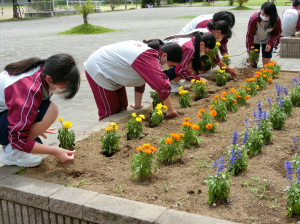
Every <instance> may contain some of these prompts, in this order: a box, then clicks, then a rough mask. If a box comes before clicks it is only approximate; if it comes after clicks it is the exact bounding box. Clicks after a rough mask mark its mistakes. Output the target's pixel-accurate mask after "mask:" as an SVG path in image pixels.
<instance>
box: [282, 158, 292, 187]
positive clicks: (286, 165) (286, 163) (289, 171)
mask: <svg viewBox="0 0 300 224" xmlns="http://www.w3.org/2000/svg"><path fill="white" fill-rule="evenodd" d="M284 165H285V168H286V169H287V172H286V174H292V173H294V172H293V166H292V163H291V162H289V161H287V160H286V161H285V164H284ZM286 179H288V180H290V181H291V182H292V181H293V178H292V177H291V176H290V175H287V177H286Z"/></svg>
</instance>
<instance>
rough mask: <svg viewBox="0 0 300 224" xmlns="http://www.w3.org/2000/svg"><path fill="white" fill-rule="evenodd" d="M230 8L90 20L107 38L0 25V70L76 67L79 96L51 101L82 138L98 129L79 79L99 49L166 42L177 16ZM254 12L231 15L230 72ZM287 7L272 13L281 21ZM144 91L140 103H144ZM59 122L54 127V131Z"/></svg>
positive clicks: (65, 24)
mask: <svg viewBox="0 0 300 224" xmlns="http://www.w3.org/2000/svg"><path fill="white" fill-rule="evenodd" d="M230 8H232V7H217V6H214V7H164V8H153V9H140V10H130V11H119V12H109V13H99V14H92V15H90V16H89V18H90V19H89V22H90V23H91V24H93V25H98V26H103V27H107V28H111V29H117V30H122V32H115V33H107V34H101V35H76V36H69V35H57V33H59V32H62V31H65V30H67V29H70V28H72V27H74V26H77V25H80V24H82V23H83V19H82V16H80V15H75V16H64V17H54V18H45V19H39V20H28V21H21V22H5V23H0V33H1V39H0V69H1V70H3V68H4V66H5V65H6V64H8V63H10V62H14V61H19V60H22V59H26V58H29V57H41V58H47V57H49V56H51V55H53V54H56V53H70V54H72V55H73V56H74V57H75V58H76V60H77V61H78V66H79V69H80V71H81V74H82V84H81V88H80V91H79V93H78V94H77V95H76V97H74V99H72V100H69V101H64V100H61V99H59V98H58V97H57V96H54V97H53V99H52V100H53V101H54V102H55V103H57V104H58V106H59V109H60V113H59V116H61V117H63V118H64V119H67V120H69V121H71V122H72V123H73V127H72V129H73V130H74V131H75V133H79V132H82V131H84V130H86V129H87V128H89V127H90V126H91V125H93V124H95V123H97V121H98V114H97V107H96V104H95V102H94V98H93V94H92V92H91V90H90V87H89V84H88V83H87V81H86V78H85V75H84V68H83V62H84V61H85V60H86V59H87V58H88V57H89V56H90V55H91V54H92V53H93V52H94V51H96V50H97V49H98V48H100V47H101V46H104V45H107V44H112V43H115V42H119V41H124V40H144V39H152V38H161V39H163V38H165V37H167V36H169V35H172V34H176V33H178V32H179V31H180V30H181V29H182V27H184V26H185V25H186V24H187V23H188V22H189V21H191V19H174V17H178V16H197V15H200V14H210V13H215V12H218V11H221V10H228V9H230ZM252 8H254V9H255V10H246V11H232V12H233V13H234V14H235V16H236V25H235V27H234V30H233V31H234V35H233V37H232V39H231V40H230V41H229V44H228V49H229V54H230V55H231V56H232V58H231V60H232V63H233V65H234V66H241V63H242V61H243V59H244V58H246V53H244V54H242V55H241V56H236V57H233V56H234V55H237V54H240V53H242V52H243V51H245V50H246V48H245V35H246V31H247V24H248V20H249V17H250V16H251V15H252V14H253V13H254V12H255V11H258V10H259V8H260V7H257V6H254V7H252ZM288 8H290V7H289V6H286V7H285V6H279V7H277V9H278V12H279V14H280V15H282V12H283V11H284V10H285V9H288ZM276 60H277V61H278V63H279V64H280V65H282V69H284V70H298V71H300V64H299V59H281V58H279V56H278V57H276ZM127 90H128V100H129V103H131V102H133V88H127ZM150 90H151V89H150V88H149V87H147V89H146V92H145V94H144V99H147V98H148V97H149V94H148V92H149V91H150ZM59 125H60V124H59V122H56V123H55V124H54V125H53V126H56V127H59ZM54 141H56V136H49V138H48V140H46V141H45V143H47V144H50V143H52V142H54Z"/></svg>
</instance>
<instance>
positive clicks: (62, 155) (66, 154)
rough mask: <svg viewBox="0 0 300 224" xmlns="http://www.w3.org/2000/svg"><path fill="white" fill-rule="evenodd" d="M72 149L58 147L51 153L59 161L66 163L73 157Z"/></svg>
mask: <svg viewBox="0 0 300 224" xmlns="http://www.w3.org/2000/svg"><path fill="white" fill-rule="evenodd" d="M74 153H75V150H74V151H69V150H66V149H62V148H58V149H57V151H56V152H55V153H54V154H53V155H54V156H55V157H56V158H57V159H58V161H59V162H61V163H68V162H71V161H72V160H73V159H74Z"/></svg>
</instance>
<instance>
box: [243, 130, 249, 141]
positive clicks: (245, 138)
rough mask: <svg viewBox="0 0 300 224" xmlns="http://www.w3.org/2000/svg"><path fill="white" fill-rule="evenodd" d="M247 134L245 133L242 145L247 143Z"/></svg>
mask: <svg viewBox="0 0 300 224" xmlns="http://www.w3.org/2000/svg"><path fill="white" fill-rule="evenodd" d="M248 138H249V133H248V132H246V131H245V133H244V138H243V144H246V143H247V142H248Z"/></svg>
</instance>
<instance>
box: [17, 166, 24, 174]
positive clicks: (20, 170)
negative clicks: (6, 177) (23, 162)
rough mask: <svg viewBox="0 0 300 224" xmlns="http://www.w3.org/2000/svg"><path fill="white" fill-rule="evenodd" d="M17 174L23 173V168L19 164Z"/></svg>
mask: <svg viewBox="0 0 300 224" xmlns="http://www.w3.org/2000/svg"><path fill="white" fill-rule="evenodd" d="M18 173H19V175H22V174H23V169H22V167H21V166H19V171H18Z"/></svg>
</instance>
